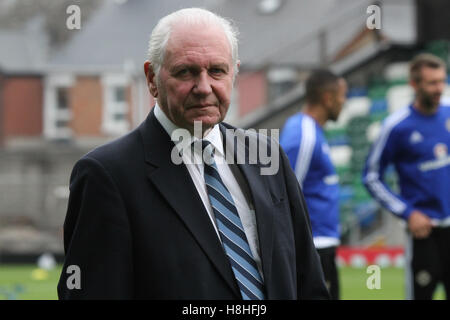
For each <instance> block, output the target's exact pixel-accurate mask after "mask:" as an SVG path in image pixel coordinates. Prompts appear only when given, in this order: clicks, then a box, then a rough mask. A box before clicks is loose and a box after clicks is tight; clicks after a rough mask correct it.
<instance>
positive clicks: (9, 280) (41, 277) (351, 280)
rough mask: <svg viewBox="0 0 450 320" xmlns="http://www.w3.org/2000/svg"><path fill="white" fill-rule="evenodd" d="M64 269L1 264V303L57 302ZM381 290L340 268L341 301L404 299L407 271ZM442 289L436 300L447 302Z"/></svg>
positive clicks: (362, 273) (386, 275)
mask: <svg viewBox="0 0 450 320" xmlns="http://www.w3.org/2000/svg"><path fill="white" fill-rule="evenodd" d="M60 272H61V266H58V267H57V268H55V269H54V270H52V271H49V272H45V271H42V270H40V269H37V267H36V266H34V265H0V300H5V299H18V300H54V299H57V293H56V285H57V283H58V279H59V275H60ZM380 275H381V278H380V289H372V290H370V289H368V288H367V285H366V282H367V278H368V277H369V276H370V274H367V273H366V269H365V268H350V267H341V268H340V269H339V277H340V282H341V298H342V299H344V300H403V299H405V290H404V270H403V269H399V268H382V269H381V274H380ZM444 297H445V294H444V292H443V289H442V287H439V288H438V290H437V292H436V294H435V297H434V298H435V299H444Z"/></svg>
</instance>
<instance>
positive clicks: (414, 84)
mask: <svg viewBox="0 0 450 320" xmlns="http://www.w3.org/2000/svg"><path fill="white" fill-rule="evenodd" d="M409 85H410V86H411V87H412V88H413V89H414V91H416V90H417V88H418V83H417V81H415V80H413V79H410V80H409Z"/></svg>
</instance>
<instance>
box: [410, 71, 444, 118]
mask: <svg viewBox="0 0 450 320" xmlns="http://www.w3.org/2000/svg"><path fill="white" fill-rule="evenodd" d="M446 78H447V76H446V72H445V69H444V68H437V69H435V68H430V67H423V68H422V70H421V80H420V81H419V82H412V83H411V85H412V87H413V88H414V90H415V92H416V98H417V100H418V102H419V104H420V106H419V107H420V108H423V109H424V111H434V110H435V109H437V107H438V106H439V102H440V100H441V96H442V93H443V92H444V89H445V80H446Z"/></svg>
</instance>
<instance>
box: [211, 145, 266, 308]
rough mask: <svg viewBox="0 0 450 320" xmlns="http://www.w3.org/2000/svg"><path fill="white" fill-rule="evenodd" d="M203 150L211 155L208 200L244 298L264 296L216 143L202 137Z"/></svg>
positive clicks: (259, 298) (250, 298)
mask: <svg viewBox="0 0 450 320" xmlns="http://www.w3.org/2000/svg"><path fill="white" fill-rule="evenodd" d="M202 149H203V151H204V152H203V154H206V155H207V156H208V157H209V158H207V157H205V158H207V159H205V160H206V161H204V162H203V163H204V177H205V183H206V189H207V192H208V197H209V201H210V203H211V207H212V209H213V211H214V216H215V218H216V223H217V228H218V230H219V234H220V238H221V239H222V244H223V247H224V250H225V253H226V254H227V256H228V259H229V260H230V264H231V268H232V270H233V273H234V276H235V277H236V281H237V283H238V286H239V289H240V291H241V294H242V298H243V299H244V300H262V299H264V293H263V292H264V284H263V281H262V278H261V275H260V274H259V271H258V268H257V266H256V262H255V260H254V259H253V255H252V252H251V250H250V247H249V245H248V241H247V237H246V235H245V232H244V228H243V226H242V222H241V219H240V217H239V214H238V211H237V209H236V206H235V205H234V201H233V198H232V197H231V194H230V192H229V191H228V189H227V188H226V186H225V184H224V183H223V181H222V179H221V178H220V175H219V172H218V170H217V165H216V163H215V162H214V157H213V153H214V146H213V145H212V144H211V143H210V142H209V141H206V140H202Z"/></svg>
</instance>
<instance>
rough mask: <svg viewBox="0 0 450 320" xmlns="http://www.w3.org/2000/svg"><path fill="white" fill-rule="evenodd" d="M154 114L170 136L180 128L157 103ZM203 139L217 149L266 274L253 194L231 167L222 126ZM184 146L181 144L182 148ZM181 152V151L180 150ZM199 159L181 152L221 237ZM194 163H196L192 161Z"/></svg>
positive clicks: (253, 249) (222, 170) (221, 170)
mask: <svg viewBox="0 0 450 320" xmlns="http://www.w3.org/2000/svg"><path fill="white" fill-rule="evenodd" d="M154 108H155V117H156V119H157V120H158V121H159V123H160V124H161V126H162V127H163V128H164V130H166V132H167V133H168V134H169V136H172V132H173V131H174V130H176V129H179V127H178V126H176V125H175V124H174V123H173V122H172V121H171V120H170V119H169V118H168V117H167V116H166V114H165V113H164V112H163V111H162V110H161V108H160V107H159V106H158V104H156V105H155V107H154ZM191 139H192V141H195V140H198V139H197V138H196V137H194V136H192V135H191ZM203 139H204V140H208V141H209V142H210V143H211V144H212V145H213V146H214V148H215V152H214V161H215V162H216V165H217V169H218V171H219V174H220V177H221V179H222V181H223V183H224V184H225V186H226V187H227V189H228V191H229V192H230V194H231V196H232V198H233V201H234V204H235V206H236V209H237V211H238V214H239V217H240V218H241V222H242V226H243V227H244V232H245V235H246V236H247V240H248V244H249V246H250V250H251V252H252V254H253V258H254V259H255V262H256V265H257V266H258V270H259V273H260V274H261V277H263V273H262V265H261V257H260V250H259V240H258V230H257V226H256V217H255V210H254V209H253V205H252V201H251V197H250V195H248V194H247V196H246V195H245V194H244V192H243V191H242V188H241V186H240V184H239V183H238V181H237V179H236V177H235V175H234V174H236V175H240V173H239V172H238V171H239V170H235V171H234V174H233V171H232V170H231V168H230V166H229V165H228V164H227V163H226V161H225V155H224V148H223V140H222V139H223V138H222V133H221V132H220V129H219V125H217V124H216V125H215V126H214V127H213V128H212V129H211V130H210V131H209V132H207V133H206V135H205V136H204V137H203ZM180 148H181V147H180ZM180 151H181V150H180ZM194 157H195V160H196V161H192V159H190V158H189V156H188V155H187V154H186V153H183V154H182V159H183V163H184V164H185V165H186V167H187V169H188V171H189V175H190V176H191V178H192V182H194V185H195V188H196V189H197V192H198V194H199V195H200V198H201V199H202V202H203V205H204V206H205V209H206V211H207V212H208V215H209V218H210V220H211V223H212V225H213V226H214V229H215V230H216V233H217V236H218V237H219V240H220V241H221V239H220V235H219V230H218V229H217V223H216V219H215V216H214V211H213V209H212V207H211V204H210V202H209V197H208V192H207V190H206V185H205V179H204V172H203V163H202V161H201V155H199V154H198V153H194ZM192 162H193V163H192ZM238 180H240V181H243V177H242V176H241V177H239V179H238Z"/></svg>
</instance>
